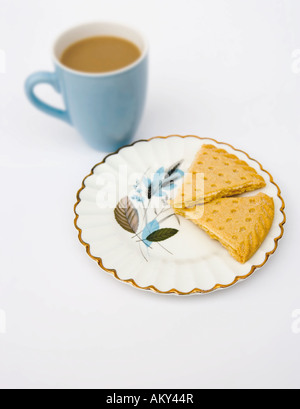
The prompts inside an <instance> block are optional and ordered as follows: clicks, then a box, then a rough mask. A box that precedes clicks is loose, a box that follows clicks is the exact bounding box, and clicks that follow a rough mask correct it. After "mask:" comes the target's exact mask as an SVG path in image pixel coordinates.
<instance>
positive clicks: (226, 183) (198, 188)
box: [172, 145, 266, 211]
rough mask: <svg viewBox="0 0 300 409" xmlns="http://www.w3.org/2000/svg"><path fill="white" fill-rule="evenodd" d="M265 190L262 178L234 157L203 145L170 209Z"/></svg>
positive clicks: (211, 146)
mask: <svg viewBox="0 0 300 409" xmlns="http://www.w3.org/2000/svg"><path fill="white" fill-rule="evenodd" d="M265 186H266V182H265V180H264V178H263V177H262V176H260V175H259V174H258V173H257V172H256V170H255V169H253V168H252V167H250V166H249V165H248V164H247V163H246V162H244V161H242V160H240V159H239V158H238V157H237V156H235V155H232V154H230V153H228V152H227V151H225V150H224V149H219V148H217V147H216V146H214V145H203V146H202V148H201V149H200V151H199V152H198V153H197V155H196V157H195V159H194V161H193V163H192V165H191V167H190V169H189V171H188V173H187V174H186V176H185V178H184V181H183V184H182V186H181V187H180V188H179V191H178V194H177V196H176V198H175V200H174V202H173V203H172V205H173V207H174V208H175V211H176V209H181V208H185V207H193V206H195V205H198V204H203V203H208V202H211V201H212V200H215V199H218V198H221V197H231V196H235V195H238V194H241V193H244V192H249V191H253V190H257V189H260V188H263V187H265Z"/></svg>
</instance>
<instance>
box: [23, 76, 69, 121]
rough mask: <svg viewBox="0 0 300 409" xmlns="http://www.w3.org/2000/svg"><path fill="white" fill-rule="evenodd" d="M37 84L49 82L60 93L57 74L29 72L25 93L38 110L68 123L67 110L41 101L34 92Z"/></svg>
mask: <svg viewBox="0 0 300 409" xmlns="http://www.w3.org/2000/svg"><path fill="white" fill-rule="evenodd" d="M39 84H49V85H51V86H52V87H53V88H54V89H55V91H56V92H58V93H60V92H61V91H60V87H59V83H58V80H57V76H56V74H55V73H54V72H47V71H40V72H36V73H34V74H31V75H30V76H29V77H28V78H27V80H26V82H25V93H26V95H27V97H28V99H29V101H30V102H31V103H32V104H33V105H34V106H35V107H36V108H37V109H39V110H41V111H43V112H45V113H46V114H48V115H52V116H54V117H55V118H58V119H61V120H63V121H65V122H67V123H68V124H70V125H71V124H72V123H71V119H70V115H69V113H68V111H63V110H62V109H58V108H54V107H53V106H51V105H48V104H46V103H45V102H43V101H41V100H40V99H39V98H38V97H37V96H36V95H35V92H34V88H35V87H36V86H37V85H39Z"/></svg>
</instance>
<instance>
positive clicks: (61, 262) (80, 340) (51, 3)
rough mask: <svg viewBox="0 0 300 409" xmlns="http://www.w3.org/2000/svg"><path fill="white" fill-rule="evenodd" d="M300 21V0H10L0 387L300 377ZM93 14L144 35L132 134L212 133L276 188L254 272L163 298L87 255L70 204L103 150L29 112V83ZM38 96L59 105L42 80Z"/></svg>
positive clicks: (278, 384) (1, 84)
mask: <svg viewBox="0 0 300 409" xmlns="http://www.w3.org/2000/svg"><path fill="white" fill-rule="evenodd" d="M299 17H300V3H299V0H286V1H285V0H243V1H241V0H186V1H183V0H94V1H93V0H85V1H81V0H68V1H67V0H43V1H41V0H39V1H38V0H26V1H24V0H13V1H12V0H0V49H1V50H2V53H1V55H2V57H3V54H5V57H6V64H5V65H6V67H4V68H5V70H4V69H3V65H4V64H3V61H2V63H1V64H2V73H1V74H0V181H1V195H0V200H1V202H0V210H1V211H0V310H1V314H0V316H1V317H2V318H3V316H5V317H6V333H0V387H2V388H298V387H299V386H300V353H299V350H300V333H299V329H300V323H299V322H298V320H297V311H296V312H295V310H299V309H300V270H299V258H298V257H299V234H300V221H299V203H300V194H299V173H300V164H299V163H300V157H299V148H300V139H299V138H300V115H299V114H300V59H299V57H300V51H299V49H300V24H299ZM91 20H92V21H94V20H116V21H121V22H124V23H129V24H133V25H135V26H136V27H138V28H140V29H142V30H143V31H144V32H145V34H146V36H147V37H148V40H149V43H150V48H151V60H150V80H149V93H148V100H147V106H146V111H145V115H144V117H143V120H142V123H141V126H140V128H139V130H138V133H137V135H136V137H135V139H141V138H142V139H144V138H150V137H152V136H157V135H168V134H171V133H177V134H196V135H199V136H208V137H213V138H216V139H218V140H220V141H224V142H228V143H230V144H233V145H234V146H235V147H237V148H239V149H243V150H245V151H247V152H248V153H249V154H250V155H252V156H253V157H254V158H256V159H257V160H259V161H260V162H261V163H262V164H263V165H264V167H265V168H266V169H267V170H268V171H270V172H271V173H272V174H273V176H274V179H275V181H276V182H277V183H278V184H279V186H280V187H281V189H282V192H283V197H284V199H285V202H286V206H287V208H286V212H287V217H288V223H287V224H286V226H285V236H284V238H283V239H282V241H281V242H280V245H279V248H278V251H277V252H276V253H275V255H274V256H273V257H271V259H270V260H269V262H268V263H267V265H266V266H265V267H264V268H263V269H261V270H259V271H258V272H256V273H255V274H254V275H253V276H252V277H251V278H249V279H248V280H246V281H244V282H241V283H239V284H237V285H236V286H234V287H232V288H230V289H227V290H223V291H219V292H216V293H213V294H210V295H206V296H193V297H175V296H161V295H157V294H153V293H150V292H144V291H140V290H137V289H135V288H133V287H131V286H129V285H125V284H123V283H120V282H118V281H117V280H115V279H114V278H113V277H112V276H110V275H109V274H107V273H105V272H102V271H101V270H100V268H99V267H98V266H97V264H96V263H95V262H94V261H93V260H91V259H90V258H89V257H88V256H87V254H86V253H85V250H84V248H83V246H82V245H81V244H80V243H79V241H78V239H77V232H76V230H75V228H74V225H73V217H74V215H73V205H74V203H75V196H76V192H77V190H78V189H79V188H80V186H81V181H82V179H83V177H84V176H86V175H87V174H88V173H89V171H90V169H91V168H92V167H93V165H94V164H96V163H98V162H100V161H101V160H102V158H103V156H104V153H102V152H97V151H94V150H92V149H91V148H89V147H88V146H86V145H85V143H84V142H83V140H82V139H81V137H80V136H79V135H78V134H77V133H76V131H75V130H74V129H73V128H71V127H69V126H68V125H66V124H64V123H62V122H60V121H58V120H55V119H53V118H51V117H48V116H46V115H44V114H42V113H40V112H39V111H37V110H36V109H35V108H33V107H32V106H31V105H30V104H29V103H28V102H27V100H26V98H25V96H24V92H23V84H24V80H25V78H26V76H27V75H29V74H30V73H31V72H33V71H37V70H52V63H51V58H50V48H51V44H52V41H53V39H54V38H55V37H56V36H57V34H59V33H60V32H61V31H63V30H64V29H65V28H68V27H69V26H72V25H73V24H77V23H81V22H86V21H91ZM0 66H1V65H0ZM3 71H5V72H3ZM39 94H40V95H42V96H43V98H44V99H46V100H47V101H48V102H52V103H54V104H57V105H60V106H61V104H62V103H61V100H60V97H59V96H58V95H56V94H55V93H54V91H52V90H51V89H50V88H49V87H47V86H45V87H43V86H42V87H41V88H40V89H39ZM293 312H294V316H293ZM298 312H299V311H298ZM3 326H4V325H3V324H2V327H1V328H2V331H1V332H4V331H3Z"/></svg>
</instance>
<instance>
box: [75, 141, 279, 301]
mask: <svg viewBox="0 0 300 409" xmlns="http://www.w3.org/2000/svg"><path fill="white" fill-rule="evenodd" d="M172 137H179V138H189V137H193V138H197V139H200V140H209V141H212V142H214V143H217V144H218V145H227V146H229V147H230V148H231V149H233V150H235V151H236V152H241V153H243V154H245V155H246V156H247V158H248V159H250V160H252V161H254V162H256V163H257V164H258V165H259V167H260V169H261V170H262V171H263V172H266V173H267V174H268V175H269V177H270V182H271V183H272V184H273V185H275V186H276V188H277V196H278V198H279V199H280V200H281V203H282V206H281V208H280V211H281V213H282V215H283V221H282V222H281V223H280V224H279V227H280V231H281V233H280V235H279V236H278V237H276V238H275V239H274V248H273V250H272V251H269V252H268V253H266V257H265V260H264V261H263V263H261V264H260V265H253V266H252V267H251V270H250V272H249V273H248V274H246V275H243V276H237V277H236V278H235V279H234V280H233V281H232V283H230V284H216V285H215V286H214V287H213V288H211V289H209V290H203V289H200V288H194V289H193V290H191V291H189V292H181V291H178V290H176V289H175V288H172V289H171V290H169V291H160V290H158V289H157V288H156V287H155V286H153V285H150V286H147V287H141V286H139V285H138V284H137V283H136V282H135V281H134V279H132V278H130V279H128V280H123V279H121V278H120V277H119V276H118V273H117V271H116V270H115V269H111V268H106V267H105V266H104V264H103V261H102V258H101V257H95V256H93V255H92V254H91V252H90V245H89V244H88V243H86V242H85V241H83V239H82V230H81V229H80V227H78V225H77V221H78V218H79V215H78V213H77V211H76V209H77V206H78V205H79V203H80V202H81V199H80V193H81V192H82V190H83V189H85V187H86V186H85V181H86V179H87V178H89V177H90V176H92V175H93V174H94V170H95V168H96V167H98V166H100V165H102V164H103V163H105V162H106V160H107V159H108V158H109V157H110V156H113V155H117V154H118V153H119V152H120V151H121V150H122V149H124V148H128V147H130V146H134V145H136V144H137V143H140V142H149V141H152V140H154V139H168V138H172ZM76 198H77V202H76V203H75V205H74V213H75V219H74V225H75V228H76V229H77V231H78V238H79V241H80V243H81V244H82V245H83V246H84V247H85V249H86V252H87V254H88V255H89V256H90V257H91V258H92V259H93V260H95V261H97V263H98V265H99V266H100V267H101V268H102V269H103V270H104V271H106V272H108V273H110V274H112V275H113V276H114V277H115V278H116V279H117V280H119V281H122V282H124V283H127V284H131V285H132V286H133V287H135V288H138V289H140V290H146V291H152V292H154V293H157V294H176V295H192V294H208V293H212V292H213V291H216V290H218V289H225V288H228V287H231V286H233V285H234V284H236V283H237V282H238V281H240V280H245V279H246V278H248V277H250V276H251V275H252V274H253V273H254V271H256V270H258V269H259V268H262V267H263V266H264V265H265V264H266V263H267V261H268V260H269V258H270V256H271V255H272V254H274V253H275V251H276V250H277V248H278V242H279V240H280V239H281V238H282V237H283V234H284V227H283V226H284V225H285V223H286V213H285V202H284V200H283V198H282V196H281V190H280V188H279V186H278V185H277V184H276V183H275V182H274V179H273V176H272V175H271V174H270V173H269V172H268V171H267V170H265V169H264V168H263V166H262V165H261V163H260V162H258V161H257V160H256V159H253V158H251V156H250V155H249V154H248V153H247V152H244V151H243V150H241V149H236V148H235V147H234V146H232V145H230V144H229V143H226V142H219V141H217V140H216V139H213V138H204V137H200V136H197V135H184V136H183V135H177V134H172V135H168V136H154V137H152V138H150V139H140V140H138V141H135V142H133V143H131V144H129V145H125V146H122V147H121V148H119V149H118V150H117V151H115V152H113V153H110V154H108V155H106V156H105V158H104V159H103V160H102V161H101V162H99V163H97V164H96V165H95V166H94V167H93V168H92V170H91V172H90V173H89V174H88V175H87V176H86V177H85V178H84V179H83V181H82V184H81V188H80V189H79V190H78V192H77V195H76Z"/></svg>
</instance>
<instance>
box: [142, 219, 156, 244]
mask: <svg viewBox="0 0 300 409" xmlns="http://www.w3.org/2000/svg"><path fill="white" fill-rule="evenodd" d="M156 230H159V223H158V221H157V220H152V222H150V223H148V224H147V225H146V226H145V228H144V230H143V232H142V239H143V243H144V244H145V245H146V246H147V247H150V246H151V244H152V242H151V241H148V240H146V239H147V237H148V236H149V235H150V234H152V233H153V232H155V231H156Z"/></svg>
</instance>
